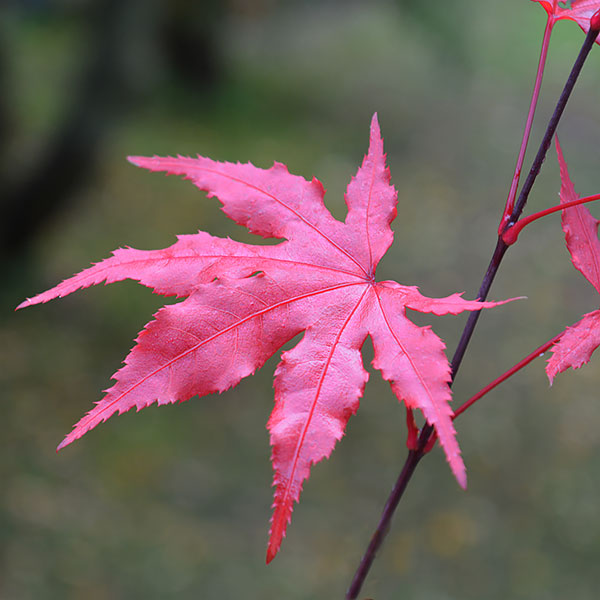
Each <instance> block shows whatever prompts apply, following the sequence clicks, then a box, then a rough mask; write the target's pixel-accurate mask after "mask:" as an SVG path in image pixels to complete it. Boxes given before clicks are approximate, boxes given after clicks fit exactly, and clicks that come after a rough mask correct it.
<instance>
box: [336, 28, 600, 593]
mask: <svg viewBox="0 0 600 600" xmlns="http://www.w3.org/2000/svg"><path fill="white" fill-rule="evenodd" d="M596 21H600V19H596ZM596 25H597V26H598V27H597V28H596ZM599 33H600V22H598V23H597V22H595V21H593V20H592V23H591V27H590V30H589V31H588V34H587V35H586V37H585V40H584V42H583V45H582V46H581V50H580V51H579V54H578V55H577V58H576V60H575V63H574V64H573V68H572V69H571V73H570V74H569V77H568V79H567V82H566V84H565V86H564V88H563V91H562V93H561V95H560V97H559V99H558V102H557V104H556V108H555V110H554V113H553V114H552V117H551V118H550V121H549V122H548V126H547V128H546V132H545V134H544V137H543V138H542V141H541V143H540V147H539V149H538V152H537V154H536V156H535V159H534V161H533V164H532V166H531V169H530V171H529V174H528V176H527V179H526V180H525V183H524V184H523V188H522V189H521V193H520V194H519V197H518V199H517V201H516V203H515V206H514V209H513V211H512V214H511V216H510V219H509V221H508V223H507V224H506V227H505V228H504V230H503V231H502V232H501V233H504V231H506V229H507V228H508V227H510V226H511V225H514V223H516V222H517V221H518V219H519V217H520V216H521V213H522V212H523V209H524V208H525V204H526V203H527V199H528V198H529V194H530V192H531V189H532V188H533V184H534V183H535V180H536V178H537V176H538V174H539V172H540V170H541V168H542V164H543V162H544V159H545V158H546V154H547V152H548V148H549V147H550V143H551V141H552V137H553V136H554V133H555V132H556V128H557V126H558V123H559V121H560V119H561V117H562V114H563V112H564V109H565V106H566V105H567V101H568V100H569V97H570V96H571V92H572V91H573V88H574V86H575V83H576V82H577V79H578V77H579V74H580V73H581V69H582V68H583V65H584V64H585V60H586V58H587V57H588V55H589V53H590V50H591V49H592V46H593V45H594V42H595V40H596V37H598V34H599ZM508 248H509V246H507V244H506V243H505V242H504V240H503V239H502V235H499V236H498V241H497V243H496V247H495V249H494V253H493V255H492V258H491V260H490V263H489V265H488V268H487V271H486V273H485V275H484V277H483V280H482V282H481V286H480V288H479V294H478V296H477V297H478V299H479V300H481V301H484V300H485V299H486V298H487V295H488V293H489V290H490V288H491V286H492V283H493V281H494V278H495V277H496V273H497V272H498V269H499V267H500V263H501V262H502V258H503V257H504V254H505V253H506V250H507V249H508ZM480 312H481V311H474V312H472V313H471V314H470V315H469V318H468V319H467V323H466V324H465V327H464V329H463V333H462V335H461V338H460V340H459V342H458V345H457V347H456V351H455V352H454V356H453V357H452V361H451V381H450V385H452V383H453V382H454V379H455V377H456V375H457V373H458V370H459V368H460V365H461V363H462V360H463V358H464V355H465V352H466V350H467V347H468V345H469V342H470V340H471V336H472V335H473V332H474V330H475V326H476V325H477V321H478V320H479V315H480ZM432 434H433V426H431V425H429V424H426V425H425V426H424V427H423V428H422V429H421V433H420V435H419V439H418V441H417V448H416V450H410V451H409V453H408V456H407V457H406V461H405V462H404V466H403V467H402V470H401V471H400V475H399V476H398V479H397V480H396V484H395V485H394V487H393V489H392V492H391V494H390V495H389V497H388V500H387V502H386V504H385V507H384V510H383V512H382V515H381V519H380V521H379V525H378V526H377V529H376V530H375V533H374V534H373V536H372V538H371V541H370V543H369V546H368V547H367V550H366V551H365V554H364V555H363V557H362V559H361V561H360V563H359V566H358V569H357V570H356V572H355V574H354V577H353V579H352V583H351V585H350V587H349V588H348V591H347V593H346V600H356V598H357V597H358V594H359V592H360V590H361V588H362V586H363V583H364V581H365V579H366V577H367V575H368V573H369V570H370V568H371V565H372V564H373V561H374V560H375V556H376V554H377V551H378V550H379V548H380V547H381V544H382V543H383V540H384V539H385V536H386V535H387V533H388V531H389V528H390V524H391V521H392V517H393V515H394V512H395V511H396V508H397V506H398V504H399V502H400V500H401V499H402V495H403V494H404V491H405V490H406V488H407V486H408V483H409V481H410V480H411V478H412V476H413V474H414V472H415V470H416V467H417V465H418V464H419V461H420V460H421V458H423V456H424V454H425V451H426V447H427V446H428V442H429V440H430V438H431V436H432Z"/></svg>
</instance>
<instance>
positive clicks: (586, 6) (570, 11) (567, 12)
mask: <svg viewBox="0 0 600 600" xmlns="http://www.w3.org/2000/svg"><path fill="white" fill-rule="evenodd" d="M532 1H533V2H539V3H540V4H541V5H542V6H543V7H544V9H545V10H546V12H547V13H548V17H549V18H551V19H554V20H555V21H560V20H561V19H569V20H571V21H575V23H577V25H579V27H581V29H583V31H585V33H587V32H588V31H589V30H590V19H591V18H592V16H594V14H595V13H596V12H598V10H600V0H572V2H570V3H567V2H557V1H556V0H554V1H551V0H532ZM559 4H570V5H569V6H566V7H561V6H559ZM596 43H600V36H599V37H598V38H596Z"/></svg>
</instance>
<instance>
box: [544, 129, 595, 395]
mask: <svg viewBox="0 0 600 600" xmlns="http://www.w3.org/2000/svg"><path fill="white" fill-rule="evenodd" d="M556 150H557V153H558V162H559V165H560V178H561V182H562V185H561V188H560V202H561V204H565V203H566V202H569V201H573V200H577V199H578V198H579V196H578V195H577V194H576V193H575V188H574V186H573V182H572V181H571V178H570V177H569V171H568V169H567V163H566V161H565V159H564V156H563V153H562V149H561V147H560V144H559V143H558V138H556ZM598 224H599V221H598V220H597V219H595V218H594V217H593V216H592V215H591V213H590V211H589V210H588V209H587V207H586V206H583V205H580V206H572V207H571V208H567V209H566V210H563V211H562V227H563V231H564V232H565V239H566V242H567V248H568V250H569V253H570V254H571V260H572V262H573V264H574V265H575V268H576V269H577V270H578V271H579V272H580V273H581V274H582V275H583V276H584V277H585V278H586V279H587V280H588V281H589V282H590V283H591V284H592V285H593V286H594V287H595V288H596V291H597V292H598V293H600V240H598ZM598 346H600V310H594V311H592V312H590V313H587V314H585V315H583V318H582V319H581V321H579V322H578V323H575V325H573V326H571V327H567V328H566V329H565V331H564V333H563V334H562V336H561V338H560V340H559V341H558V342H557V343H556V344H555V345H554V346H553V347H552V349H551V351H552V356H551V357H550V359H549V360H548V364H547V365H546V373H547V374H548V377H549V379H550V383H552V381H553V380H554V377H555V376H556V375H557V374H558V373H562V372H563V371H565V370H566V369H568V368H569V367H572V368H573V369H578V368H579V367H581V366H583V365H584V364H585V363H587V362H588V361H589V360H590V358H591V356H592V353H593V352H594V350H596V348H597V347H598Z"/></svg>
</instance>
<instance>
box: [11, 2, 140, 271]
mask: <svg viewBox="0 0 600 600" xmlns="http://www.w3.org/2000/svg"><path fill="white" fill-rule="evenodd" d="M131 4H132V2H127V1H121V0H103V1H102V2H98V3H96V4H95V5H94V6H93V10H91V11H90V14H89V17H88V24H89V28H90V32H89V39H90V43H89V47H90V56H89V58H88V60H87V63H86V64H87V68H86V71H85V73H83V76H82V78H81V83H80V84H79V86H78V88H77V89H76V91H75V93H74V94H73V97H72V99H71V101H70V103H69V104H68V105H67V108H66V110H65V112H64V115H63V118H62V122H61V123H60V124H59V125H58V127H57V128H56V130H55V132H54V133H53V134H52V135H51V137H50V139H49V140H48V142H47V143H46V145H45V149H44V150H43V151H42V152H41V154H40V155H39V156H38V157H37V159H36V160H35V161H34V162H33V163H32V164H31V166H30V168H29V169H28V171H27V172H26V173H25V175H24V177H23V178H22V179H20V180H16V181H15V180H12V181H11V173H10V172H8V173H4V174H3V179H4V180H5V181H4V182H3V184H2V187H3V189H4V192H5V193H4V194H3V196H2V201H1V205H0V211H1V214H2V222H1V225H0V259H2V260H6V259H8V258H10V257H12V256H15V255H19V254H21V253H22V252H23V251H25V250H26V249H27V248H28V247H29V246H30V244H31V241H32V240H33V239H34V238H35V237H36V236H37V234H38V233H39V232H40V230H41V229H42V228H43V226H44V225H45V224H46V223H47V222H48V221H50V220H51V219H52V218H53V217H55V216H56V215H57V214H58V213H60V212H61V211H62V210H63V209H64V208H65V206H66V205H67V204H68V202H69V200H70V199H71V198H72V197H73V193H74V192H75V191H76V190H77V189H78V188H79V187H80V186H81V185H82V183H83V182H84V181H86V180H87V179H88V177H89V176H90V174H91V173H92V171H93V169H94V167H95V165H96V163H97V158H98V152H99V149H100V143H101V141H102V139H103V137H104V134H105V132H106V130H107V128H108V126H109V124H110V122H111V121H112V119H113V118H114V116H115V115H116V114H117V113H118V112H119V111H120V110H122V108H123V102H124V100H125V98H126V96H127V93H126V92H127V83H126V78H125V77H124V74H123V73H122V72H121V68H120V65H121V64H122V61H121V59H120V55H121V53H122V52H123V47H124V44H125V42H126V37H125V36H126V34H127V32H126V30H125V28H123V27H122V20H123V18H124V16H125V15H126V13H127V11H128V9H130V5H131ZM138 4H139V2H138ZM5 164H6V163H5Z"/></svg>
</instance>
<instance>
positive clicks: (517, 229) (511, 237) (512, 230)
mask: <svg viewBox="0 0 600 600" xmlns="http://www.w3.org/2000/svg"><path fill="white" fill-rule="evenodd" d="M596 200H600V194H596V195H594V196H586V197H585V198H577V200H571V201H569V202H564V203H563V204H557V205H556V206H552V207H550V208H546V209H545V210H540V211H539V212H536V213H533V214H532V215H528V216H527V217H523V218H522V219H519V220H518V221H517V222H516V223H515V224H514V225H512V226H511V227H509V228H508V229H507V230H506V231H505V232H504V233H503V234H502V239H503V240H504V243H505V244H508V245H509V246H511V245H512V244H514V243H515V242H516V241H517V239H518V238H519V234H520V233H521V231H523V229H524V228H525V227H527V225H529V224H530V223H533V222H534V221H537V220H538V219H541V218H542V217H545V216H547V215H551V214H552V213H555V212H558V211H559V210H564V209H566V208H571V207H573V206H577V205H579V204H585V203H586V202H594V201H596Z"/></svg>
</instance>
